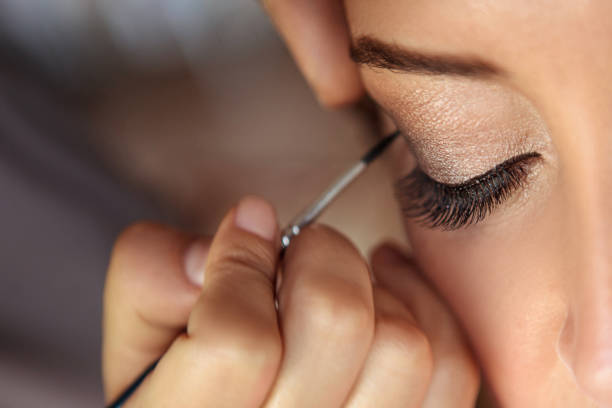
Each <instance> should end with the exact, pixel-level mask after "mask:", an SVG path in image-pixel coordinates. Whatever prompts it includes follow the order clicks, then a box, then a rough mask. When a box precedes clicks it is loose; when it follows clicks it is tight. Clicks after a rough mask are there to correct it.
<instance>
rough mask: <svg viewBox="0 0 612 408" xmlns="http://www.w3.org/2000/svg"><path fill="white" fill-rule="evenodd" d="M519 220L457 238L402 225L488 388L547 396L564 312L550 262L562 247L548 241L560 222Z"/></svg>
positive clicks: (559, 274) (550, 217)
mask: <svg viewBox="0 0 612 408" xmlns="http://www.w3.org/2000/svg"><path fill="white" fill-rule="evenodd" d="M519 218H520V219H521V220H522V223H516V222H515V223H513V224H504V225H497V226H492V227H490V228H489V227H487V226H486V225H483V226H480V225H478V226H474V228H470V229H468V230H464V231H454V232H444V231H436V230H430V229H427V228H423V227H420V226H418V225H416V224H415V223H413V222H408V223H407V225H406V228H407V232H408V235H409V238H410V240H411V244H412V247H413V250H414V256H415V258H416V259H417V261H418V263H419V265H420V266H421V268H422V269H423V271H424V272H425V274H426V275H427V276H428V278H429V279H430V280H431V282H432V283H433V284H434V286H436V288H437V289H438V291H439V292H440V294H441V295H442V296H443V297H444V298H445V300H446V301H447V303H448V304H449V305H450V306H451V309H452V310H453V311H454V312H455V314H456V315H457V317H458V318H459V320H460V321H461V323H462V325H463V326H464V328H465V329H466V331H467V334H468V337H469V338H470V341H471V343H472V345H473V347H474V349H475V352H476V354H477V355H478V358H479V360H480V361H481V363H482V365H483V369H484V370H485V375H486V377H487V379H488V381H489V382H490V383H491V384H492V385H493V386H494V388H496V392H497V393H498V395H506V396H508V395H509V394H513V393H514V394H516V392H517V390H530V393H531V392H533V391H534V389H535V388H534V387H536V386H539V387H540V389H545V388H547V387H545V384H544V383H543V382H544V381H546V379H549V378H550V373H551V372H552V371H553V370H554V369H556V368H557V363H558V358H557V355H556V344H557V340H558V335H559V332H560V329H561V327H562V324H563V321H564V319H565V316H566V310H567V306H566V305H567V301H566V299H565V298H564V295H563V294H564V293H566V290H565V287H566V284H567V283H566V278H565V276H564V273H563V270H562V268H560V265H556V262H557V259H556V258H557V257H555V256H554V254H556V253H557V254H558V252H557V251H558V244H559V242H555V241H554V240H552V239H550V235H551V234H550V232H551V231H553V230H554V228H555V225H557V224H558V222H557V221H558V214H555V212H554V211H547V212H546V213H545V214H540V215H539V216H537V217H536V216H535V214H530V215H526V216H525V215H523V216H521V217H519ZM521 387H522V388H521ZM519 392H520V391H519ZM531 397H533V395H531ZM510 398H511V399H516V398H517V396H516V395H514V397H510ZM519 399H520V398H519Z"/></svg>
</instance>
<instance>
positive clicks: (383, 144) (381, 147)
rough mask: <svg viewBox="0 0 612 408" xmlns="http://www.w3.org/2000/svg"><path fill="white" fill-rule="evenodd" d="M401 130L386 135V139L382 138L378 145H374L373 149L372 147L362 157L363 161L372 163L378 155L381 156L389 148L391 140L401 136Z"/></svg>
mask: <svg viewBox="0 0 612 408" xmlns="http://www.w3.org/2000/svg"><path fill="white" fill-rule="evenodd" d="M399 134H400V131H399V130H398V131H395V132H393V133H391V134H390V135H388V136H385V137H384V139H382V140H381V141H380V142H378V144H377V145H376V146H374V147H373V148H372V149H370V151H369V152H367V153H366V154H365V155H364V156H363V157H362V158H361V161H362V162H363V163H365V164H370V163H372V162H373V161H374V160H376V158H377V157H379V156H380V155H381V154H382V153H383V152H384V151H385V150H387V148H388V147H389V146H390V145H391V142H393V141H394V140H395V138H396V137H397V136H399Z"/></svg>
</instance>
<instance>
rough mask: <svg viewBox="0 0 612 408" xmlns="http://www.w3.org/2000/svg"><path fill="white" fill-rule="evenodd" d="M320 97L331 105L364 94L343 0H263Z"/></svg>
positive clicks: (353, 99) (340, 103)
mask: <svg viewBox="0 0 612 408" xmlns="http://www.w3.org/2000/svg"><path fill="white" fill-rule="evenodd" d="M261 2H262V4H263V6H264V8H265V9H266V10H267V12H268V14H269V15H270V17H271V18H272V20H273V21H274V23H275V24H276V27H277V28H278V31H279V32H280V34H281V35H282V36H283V37H284V39H285V42H286V43H287V46H288V47H289V49H290V50H291V53H292V54H293V56H294V58H295V60H296V62H297V64H298V66H299V67H300V69H301V70H302V73H303V74H304V76H305V77H306V80H307V81H308V82H309V83H310V85H311V86H312V88H313V89H314V91H315V93H316V95H317V97H318V99H319V101H320V102H321V103H322V104H323V105H326V106H328V107H338V106H342V105H346V104H349V103H352V102H356V101H357V100H358V99H359V98H360V97H361V96H362V94H363V85H362V83H361V79H360V76H359V73H358V70H357V66H356V65H355V63H353V62H352V61H351V59H350V57H349V45H350V37H349V31H348V27H347V24H346V18H345V16H344V7H343V4H342V3H343V2H342V0H308V1H299V0H261Z"/></svg>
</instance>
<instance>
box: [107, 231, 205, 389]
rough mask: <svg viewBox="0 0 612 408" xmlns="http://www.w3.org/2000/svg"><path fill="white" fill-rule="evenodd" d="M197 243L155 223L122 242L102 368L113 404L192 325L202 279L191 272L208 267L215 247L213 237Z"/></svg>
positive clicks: (116, 253) (110, 278)
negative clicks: (211, 248) (207, 258)
mask: <svg viewBox="0 0 612 408" xmlns="http://www.w3.org/2000/svg"><path fill="white" fill-rule="evenodd" d="M194 240H195V237H193V236H191V235H188V234H185V233H182V232H179V231H176V230H173V229H170V228H167V227H164V226H162V225H158V224H153V223H139V224H135V225H133V226H131V227H130V228H128V229H126V230H125V231H124V232H123V233H122V234H121V236H120V237H119V239H118V240H117V243H116V244H115V247H114V249H113V254H112V256H111V262H110V266H109V271H108V275H107V280H106V286H105V292H104V322H103V325H104V330H103V353H102V354H103V357H102V365H103V378H104V389H105V394H106V396H107V397H108V399H109V400H110V399H114V398H115V397H116V396H117V395H118V394H119V393H121V392H122V391H123V389H124V388H126V387H127V386H128V385H129V384H130V383H131V381H133V380H134V378H136V377H137V376H138V375H139V374H140V373H141V372H142V371H143V370H144V369H145V368H146V367H147V366H148V365H149V364H151V362H153V361H155V360H157V359H158V358H159V356H161V355H162V354H163V353H164V351H165V350H166V349H167V348H168V346H169V345H170V344H171V343H172V341H173V340H174V339H175V338H176V336H177V334H178V333H179V332H180V331H181V330H183V328H184V327H185V326H186V324H187V320H188V318H189V313H190V312H191V309H192V308H193V306H194V305H195V303H196V301H197V298H198V295H199V293H200V288H199V286H198V285H197V282H198V281H200V280H201V279H200V278H198V277H196V276H193V275H192V276H193V278H192V280H190V278H189V275H188V274H186V272H187V271H188V270H190V271H193V270H197V269H198V266H199V265H203V258H205V256H206V252H207V249H208V246H209V243H210V240H209V239H208V238H200V239H198V240H196V241H194ZM188 248H192V249H191V250H188ZM186 255H189V256H187V257H186ZM186 259H187V260H189V262H188V264H189V265H190V266H191V268H190V269H187V268H186V265H185V260H186ZM200 274H203V270H202V271H200Z"/></svg>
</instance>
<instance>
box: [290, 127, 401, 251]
mask: <svg viewBox="0 0 612 408" xmlns="http://www.w3.org/2000/svg"><path fill="white" fill-rule="evenodd" d="M399 134H400V131H399V130H398V131H396V132H393V133H391V134H390V135H388V136H385V138H383V139H382V140H381V141H380V142H378V143H377V144H376V145H375V146H374V147H373V148H371V149H370V150H369V151H368V152H367V153H366V154H365V155H363V157H362V158H361V160H359V161H358V162H357V163H356V164H355V165H353V166H352V167H351V168H349V169H348V170H347V171H346V172H344V174H342V175H341V176H340V177H339V178H338V179H337V180H336V181H334V182H333V183H332V184H331V185H330V186H329V187H328V188H327V189H326V190H325V191H324V192H323V193H322V194H321V195H320V196H319V197H318V198H317V199H316V200H315V201H314V202H313V203H312V204H310V205H309V206H308V207H306V208H305V209H304V210H303V211H302V212H301V213H299V214H298V215H297V216H296V217H295V218H294V219H293V220H292V221H291V222H290V223H289V226H288V227H287V228H285V229H284V230H283V232H282V233H281V249H282V250H285V249H287V247H288V246H289V245H290V244H291V240H292V239H293V238H294V237H296V236H297V235H299V233H300V232H301V231H302V229H303V228H304V227H306V226H308V225H309V224H312V223H313V222H314V221H315V220H316V219H317V218H318V217H319V215H321V213H322V212H323V211H324V210H325V209H326V208H327V207H328V206H329V205H330V204H331V203H332V202H333V201H334V200H335V199H336V198H337V197H338V195H340V193H341V192H342V191H344V189H346V187H348V186H349V185H350V184H351V183H352V182H353V181H355V180H356V179H357V177H359V175H361V174H362V173H363V172H364V171H365V169H366V168H367V167H368V165H369V164H370V163H372V162H373V161H374V160H376V158H378V157H379V156H380V155H381V154H382V153H383V152H384V151H385V150H387V148H388V147H389V146H390V145H391V142H393V141H394V140H395V138H396V137H397V136H398V135H399Z"/></svg>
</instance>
